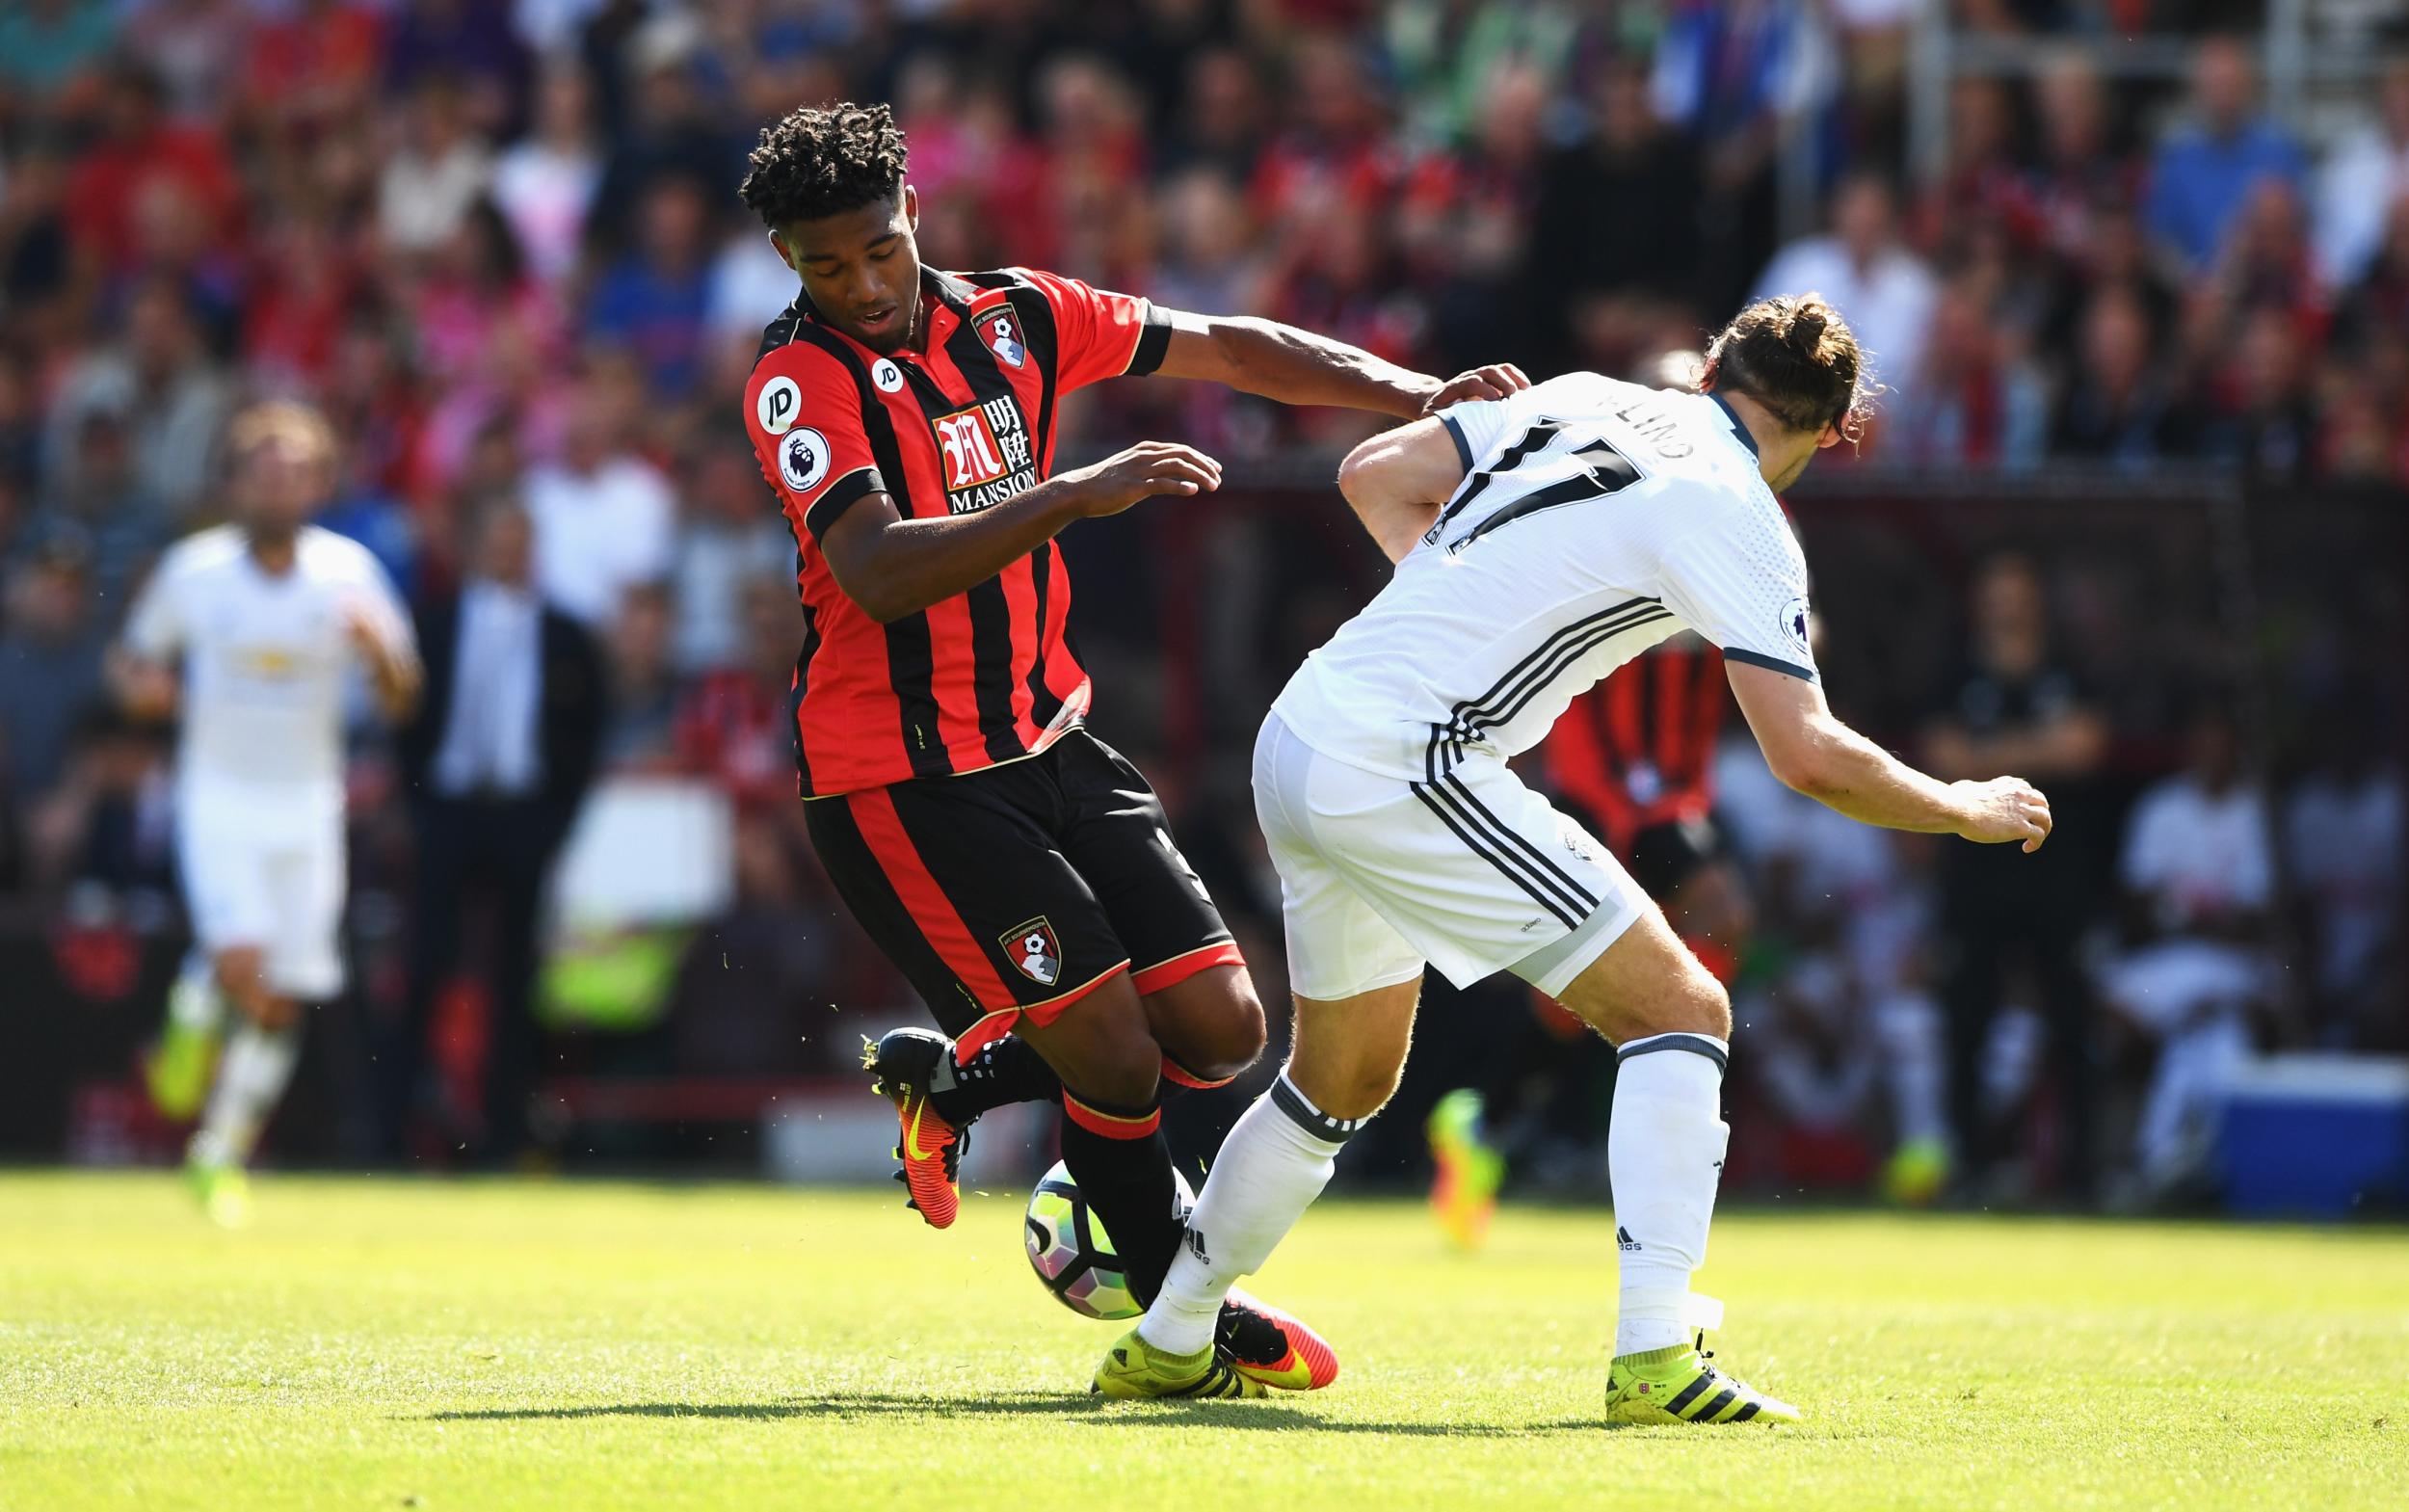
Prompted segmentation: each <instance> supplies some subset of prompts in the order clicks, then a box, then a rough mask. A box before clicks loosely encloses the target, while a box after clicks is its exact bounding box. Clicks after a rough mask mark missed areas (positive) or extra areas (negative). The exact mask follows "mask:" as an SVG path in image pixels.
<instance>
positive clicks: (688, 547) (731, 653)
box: [672, 430, 795, 675]
mask: <svg viewBox="0 0 2409 1512" xmlns="http://www.w3.org/2000/svg"><path fill="white" fill-rule="evenodd" d="M707 434H708V435H710V436H711V437H713V438H717V439H724V436H723V435H722V433H721V432H719V431H716V430H714V431H711V432H709V433H707ZM681 471H682V472H683V473H684V475H685V491H684V500H685V510H684V513H683V515H682V517H681V519H680V524H679V530H678V537H677V561H676V565H675V569H674V570H673V574H672V582H673V584H674V586H675V602H676V618H675V623H676V633H675V668H676V670H677V671H678V672H680V673H683V674H687V675H692V674H695V673H699V672H709V671H712V670H714V669H717V668H721V667H734V666H740V665H750V664H751V663H752V662H753V661H754V659H755V658H756V656H757V655H758V654H759V649H758V648H756V647H753V646H750V645H747V644H746V641H745V637H746V635H747V633H748V632H749V631H750V630H751V629H752V628H754V626H753V625H752V624H751V623H749V622H748V620H747V613H748V611H747V608H746V604H747V602H748V597H747V596H748V595H749V594H750V592H751V591H752V590H753V589H754V587H755V586H757V585H759V584H764V583H768V584H774V585H776V586H777V587H778V589H779V591H780V592H781V593H785V592H788V591H789V590H790V589H791V587H792V584H793V580H794V575H795V538H794V534H793V530H792V527H790V526H789V525H788V524H787V523H786V521H785V519H784V517H781V516H780V515H779V514H778V513H777V512H776V511H775V510H773V509H771V508H769V507H768V505H767V502H766V499H765V496H764V495H763V493H762V491H761V473H760V469H759V467H758V466H757V465H756V464H754V460H753V451H752V448H751V446H750V445H748V446H745V447H741V448H739V447H735V446H728V445H724V444H713V445H706V446H703V447H702V448H701V449H700V452H699V454H698V455H696V456H695V457H693V458H692V459H691V460H690V461H689V462H688V464H687V465H686V466H685V467H684V468H683V469H681Z"/></svg>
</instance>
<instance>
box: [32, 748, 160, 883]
mask: <svg viewBox="0 0 2409 1512" xmlns="http://www.w3.org/2000/svg"><path fill="white" fill-rule="evenodd" d="M67 751H68V754H67V761H66V769H65V773H64V776H63V777H62V779H61V781H60V782H59V783H56V784H55V785H54V786H53V787H52V788H51V790H50V792H49V793H48V794H47V795H46V796H45V797H44V798H42V800H41V801H40V802H39V803H36V804H34V805H32V806H31V807H30V808H29V809H28V811H27V815H26V823H25V829H26V845H27V849H28V852H29V859H30V861H31V869H32V872H33V879H34V884H35V886H36V887H37V888H40V889H44V890H47V891H50V892H53V893H56V892H58V891H60V890H63V889H69V888H77V889H101V890H102V892H103V893H104V894H108V893H115V894H123V893H148V894H151V895H153V896H162V897H163V896H164V895H165V894H166V893H167V892H168V891H169V890H170V889H172V888H173V887H174V884H175V830H174V800H173V783H172V781H171V778H170V772H169V766H168V751H167V744H166V742H165V740H164V739H163V738H162V737H161V734H160V732H159V731H158V730H157V729H153V728H151V727H148V726H145V725H137V724H135V723H133V722H132V721H130V720H128V719H126V718H125V717H124V716H123V715H121V714H119V713H118V712H117V710H116V709H115V708H114V707H113V706H111V705H109V704H107V703H100V704H94V705H90V706H88V707H86V709H85V710H84V713H83V717H82V718H81V719H79V720H78V721H77V722H76V725H75V729H74V733H73V734H72V735H71V736H70V737H69V740H68V748H67Z"/></svg>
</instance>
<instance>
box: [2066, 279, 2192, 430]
mask: <svg viewBox="0 0 2409 1512" xmlns="http://www.w3.org/2000/svg"><path fill="white" fill-rule="evenodd" d="M2165 382H2166V380H2165V377H2164V375H2163V373H2162V372H2161V371H2160V367H2159V355H2158V351H2157V350H2156V347H2155V344H2154V342H2153V340H2152V337H2151V333H2150V318H2149V315H2148V313H2147V312H2146V311H2145V310H2144V309H2143V307H2142V304H2141V301H2140V300H2139V299H2138V298H2136V297H2135V296H2134V294H2133V293H2132V292H2131V290H2129V289H2123V288H2104V289H2102V290H2100V291H2099V293H2098V294H2096V295H2095V296H2093V298H2092V301H2091V304H2090V305H2089V306H2088V307H2087V308H2086V309H2085V310H2084V311H2083V315H2082V327H2081V333H2080V340H2079V342H2078V345H2077V347H2076V349H2075V358H2074V361H2073V362H2072V363H2071V364H2069V367H2068V372H2067V378H2066V381H2065V383H2064V384H2063V385H2061V386H2060V388H2059V390H2058V402H2057V409H2056V412H2055V414H2054V415H2053V416H2052V419H2051V421H2050V437H2049V447H2050V451H2051V453H2052V455H2054V456H2059V457H2078V458H2083V459H2087V460H2093V461H2098V462H2104V463H2108V464H2113V465H2115V466H2117V467H2119V468H2122V469H2124V470H2126V471H2129V472H2138V471H2141V470H2142V469H2144V468H2146V467H2149V466H2150V465H2152V464H2155V463H2157V462H2158V459H2159V457H2160V456H2161V455H2162V454H2163V452H2164V449H2165V444H2166V440H2167V429H2166V427H2167V406H2168V395H2167V393H2166V389H2165Z"/></svg>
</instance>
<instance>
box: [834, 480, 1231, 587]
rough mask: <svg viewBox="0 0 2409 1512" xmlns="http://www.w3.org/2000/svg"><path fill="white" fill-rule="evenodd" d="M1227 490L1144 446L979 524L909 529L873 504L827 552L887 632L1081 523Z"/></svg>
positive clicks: (848, 515) (840, 525) (845, 524)
mask: <svg viewBox="0 0 2409 1512" xmlns="http://www.w3.org/2000/svg"><path fill="white" fill-rule="evenodd" d="M1220 487H1221V464H1219V463H1217V462H1215V461H1214V460H1213V459H1212V458H1210V457H1207V456H1205V455H1204V453H1203V452H1201V451H1197V450H1196V449H1195V448H1193V447H1188V446H1180V445H1178V444H1176V443H1174V442H1171V441H1142V442H1140V443H1139V444H1137V445H1135V446H1132V447H1130V448H1129V449H1128V450H1126V451H1125V452H1121V453H1119V454H1117V455H1115V456H1111V457H1107V458H1105V459H1104V460H1103V461H1102V462H1099V463H1097V464H1095V465H1093V466H1088V467H1080V468H1077V469H1075V470H1073V471H1071V472H1063V473H1057V474H1055V475H1054V476H1053V477H1050V478H1047V479H1046V480H1045V481H1044V482H1042V483H1040V484H1038V485H1037V486H1036V487H1035V488H1032V489H1028V490H1025V491H1022V492H1019V493H1016V494H1014V495H1013V496H1012V497H1011V498H1008V499H1006V500H1004V501H1003V502H1002V503H1001V504H998V505H996V506H995V507H994V508H993V509H985V510H980V511H979V512H978V513H976V514H972V515H946V516H940V517H935V518H930V519H906V518H904V517H902V516H901V515H900V514H899V513H897V511H896V509H895V501H894V500H893V499H891V498H889V497H888V496H887V494H885V493H883V492H873V493H869V494H865V495H863V496H862V497H861V498H860V500H859V501H857V502H856V503H854V504H853V505H852V506H851V507H850V508H848V509H846V510H845V511H844V513H843V514H841V515H840V516H838V517H836V519H835V521H834V523H832V524H830V525H829V526H828V528H827V530H826V531H825V532H824V533H823V534H822V535H821V537H820V549H821V551H822V552H823V553H824V554H825V555H826V556H827V558H828V568H829V570H830V571H831V572H832V573H834V575H835V578H836V586H837V587H839V588H841V589H843V590H844V591H845V593H846V595H847V596H848V597H851V598H852V599H853V601H854V602H856V603H858V604H860V606H861V608H862V611H863V612H864V613H866V614H868V615H869V617H870V618H871V619H873V620H876V621H878V622H879V623H881V624H885V623H888V622H890V621H894V620H900V619H902V618H903V617H904V616H905V615H908V614H915V613H917V612H919V611H920V610H922V609H925V608H927V607H928V606H929V605H931V604H934V603H941V602H943V601H944V600H945V599H948V598H951V597H953V596H954V595H956V594H960V593H966V592H968V591H969V590H971V589H973V588H975V587H977V586H978V585H979V584H981V583H984V582H986V581H987V580H988V579H989V578H991V577H993V576H994V575H995V574H996V573H998V572H1000V571H1002V570H1004V569H1005V568H1007V567H1010V566H1011V565H1012V564H1013V563H1015V562H1018V561H1019V560H1020V559H1021V558H1022V557H1024V556H1027V555H1028V554H1029V553H1030V552H1032V551H1034V550H1036V549H1037V548H1038V547H1039V546H1040V545H1042V544H1045V543H1046V542H1048V541H1051V540H1052V539H1053V538H1054V537H1055V536H1057V535H1059V534H1061V532H1062V531H1063V529H1064V527H1066V526H1068V525H1069V524H1071V522H1072V521H1073V520H1077V519H1088V518H1093V517H1097V516H1099V515H1117V514H1119V513H1120V512H1121V511H1123V510H1125V509H1127V508H1128V507H1129V506H1130V505H1132V504H1135V503H1136V502H1137V501H1138V500H1140V499H1142V498H1146V497H1148V496H1149V495H1152V494H1156V493H1174V494H1195V493H1209V492H1211V491H1213V490H1215V489H1217V488H1220Z"/></svg>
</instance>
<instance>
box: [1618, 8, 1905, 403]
mask: <svg viewBox="0 0 2409 1512" xmlns="http://www.w3.org/2000/svg"><path fill="white" fill-rule="evenodd" d="M1666 10H1667V12H1668V14H1667V15H1666V18H1665V27H1664V32H1663V35H1662V37H1661V39H1660V40H1658V43H1657V46H1656V52H1655V70H1654V73H1653V75H1652V78H1653V93H1654V94H1655V106H1656V114H1657V115H1658V116H1660V117H1662V118H1663V119H1666V120H1668V121H1671V122H1673V123H1674V124H1675V125H1676V126H1678V127H1680V128H1681V131H1682V132H1683V134H1684V135H1686V136H1688V137H1690V138H1691V139H1692V140H1694V141H1696V142H1697V143H1698V144H1699V147H1700V151H1701V153H1702V156H1703V158H1704V161H1705V166H1706V173H1705V175H1704V177H1703V178H1702V180H1701V182H1700V184H1699V189H1698V191H1697V193H1698V194H1699V197H1700V199H1701V213H1702V214H1703V216H1704V217H1705V220H1706V225H1707V239H1706V244H1705V247H1704V249H1703V251H1704V253H1705V265H1704V266H1703V267H1702V269H1701V271H1700V277H1701V280H1702V283H1701V287H1702V289H1703V290H1704V294H1705V299H1706V302H1707V306H1708V307H1709V309H1711V310H1712V311H1713V312H1714V313H1713V314H1712V316H1710V319H1714V320H1721V319H1725V318H1728V312H1727V307H1728V306H1730V305H1734V304H1736V303H1737V302H1738V301H1739V299H1740V298H1741V296H1742V294H1743V293H1744V292H1745V290H1746V289H1747V288H1748V287H1749V284H1750V272H1751V270H1752V269H1755V268H1757V267H1759V266H1760V264H1761V263H1762V260H1763V258H1764V257H1765V255H1766V253H1767V252H1770V251H1771V250H1772V248H1773V244H1774V172H1773V164H1774V156H1775V153H1776V151H1777V149H1778V148H1779V147H1780V146H1781V145H1782V143H1783V142H1784V141H1785V139H1786V138H1787V136H1788V135H1789V134H1791V133H1794V132H1798V131H1803V130H1806V129H1807V126H1806V124H1805V122H1806V119H1807V118H1808V116H1809V114H1810V112H1812V111H1813V109H1814V108H1815V107H1817V106H1818V105H1819V104H1821V103H1822V101H1823V100H1824V99H1825V98H1826V97H1827V96H1828V94H1829V93H1830V92H1831V89H1832V86H1833V84H1834V79H1833V76H1832V69H1831V66H1830V65H1831V62H1832V60H1831V57H1830V54H1829V50H1828V49H1829V40H1828V39H1827V38H1826V37H1825V36H1824V34H1823V31H1822V26H1821V21H1820V17H1818V16H1817V15H1816V13H1815V10H1814V8H1813V7H1811V6H1804V5H1798V4H1794V3H1791V0H1732V3H1729V4H1723V3H1717V4H1707V3H1703V0H1681V3H1679V4H1676V5H1673V6H1669V7H1667V8H1666ZM1684 198H1687V197H1684ZM1823 292H1824V293H1825V294H1827V295H1831V296H1834V297H1835V302H1836V303H1840V302H1839V301H1838V299H1837V296H1838V294H1839V293H1840V291H1839V290H1837V289H1826V290H1824V291H1823ZM1840 307H1841V309H1842V311H1843V312H1844V313H1849V319H1850V323H1851V324H1852V325H1856V324H1857V317H1856V316H1855V314H1854V313H1850V312H1849V311H1848V306H1847V305H1845V304H1844V303H1841V304H1840ZM1858 336H1859V339H1860V340H1863V339H1865V337H1866V331H1865V328H1864V327H1863V326H1862V325H1859V326H1858ZM1874 351H1875V355H1876V356H1877V357H1881V356H1885V355H1886V354H1884V353H1883V351H1882V349H1881V348H1880V347H1878V346H1877V347H1875V348H1874Z"/></svg>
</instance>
